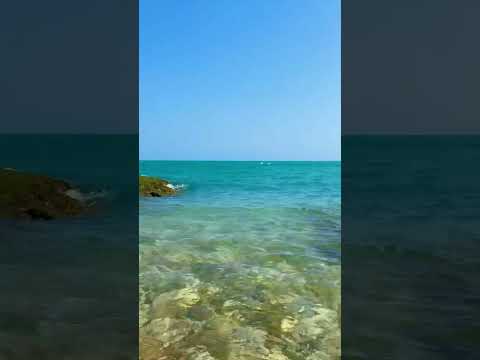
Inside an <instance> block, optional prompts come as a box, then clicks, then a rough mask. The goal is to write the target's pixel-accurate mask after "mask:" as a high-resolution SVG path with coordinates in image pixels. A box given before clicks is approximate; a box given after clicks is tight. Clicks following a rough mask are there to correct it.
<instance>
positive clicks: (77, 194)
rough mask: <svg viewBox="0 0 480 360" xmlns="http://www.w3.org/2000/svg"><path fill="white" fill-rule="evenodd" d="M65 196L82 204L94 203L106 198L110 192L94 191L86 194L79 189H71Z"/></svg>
mask: <svg viewBox="0 0 480 360" xmlns="http://www.w3.org/2000/svg"><path fill="white" fill-rule="evenodd" d="M65 195H67V196H69V197H71V198H72V199H75V200H78V201H80V202H82V203H87V202H89V201H92V200H95V199H98V198H103V197H106V196H107V195H108V192H107V191H105V190H101V191H92V192H89V193H84V192H81V191H80V190H78V189H69V190H67V191H65Z"/></svg>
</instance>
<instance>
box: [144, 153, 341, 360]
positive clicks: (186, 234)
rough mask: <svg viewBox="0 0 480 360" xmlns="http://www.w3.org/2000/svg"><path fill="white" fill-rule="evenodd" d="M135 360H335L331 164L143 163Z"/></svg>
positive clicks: (335, 169)
mask: <svg viewBox="0 0 480 360" xmlns="http://www.w3.org/2000/svg"><path fill="white" fill-rule="evenodd" d="M140 173H141V174H143V175H150V176H158V177H162V178H165V179H167V180H169V181H171V182H172V183H173V184H174V185H184V186H185V188H184V190H183V191H182V192H181V194H180V195H178V196H176V197H171V198H154V199H140V289H139V292H140V294H139V295H140V322H139V325H140V357H141V358H142V359H144V360H150V359H152V360H153V359H165V360H166V359H190V360H211V359H217V360H227V359H228V360H235V359H238V360H242V359H268V360H286V359H292V360H293V359H295V360H297V359H298V360H300V359H302V360H303V359H308V360H314V359H315V360H316V359H337V358H339V355H340V317H339V314H340V163H339V162H268V161H265V162H263V163H262V162H167V161H143V162H141V165H140Z"/></svg>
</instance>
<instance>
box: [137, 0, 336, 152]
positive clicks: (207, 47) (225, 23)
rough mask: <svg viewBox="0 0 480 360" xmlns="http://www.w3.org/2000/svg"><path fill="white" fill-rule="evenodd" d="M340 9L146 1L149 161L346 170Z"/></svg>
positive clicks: (247, 0) (248, 1) (143, 130)
mask: <svg viewBox="0 0 480 360" xmlns="http://www.w3.org/2000/svg"><path fill="white" fill-rule="evenodd" d="M340 133H341V131H340V1H339V0H302V1H297V0H261V1H259V0H241V1H240V0H239V1H220V0H183V1H175V0H170V1H167V0H142V1H140V159H157V160H339V159H340Z"/></svg>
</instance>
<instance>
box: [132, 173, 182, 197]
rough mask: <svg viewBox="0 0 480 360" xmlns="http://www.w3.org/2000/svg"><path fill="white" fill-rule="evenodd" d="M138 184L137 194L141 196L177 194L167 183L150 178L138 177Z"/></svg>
mask: <svg viewBox="0 0 480 360" xmlns="http://www.w3.org/2000/svg"><path fill="white" fill-rule="evenodd" d="M139 184H140V187H139V188H140V191H139V192H140V195H142V196H150V197H160V196H169V195H175V194H176V193H177V191H176V190H175V189H174V188H172V187H171V185H170V183H169V182H168V181H166V180H163V179H158V178H154V177H151V176H140V179H139Z"/></svg>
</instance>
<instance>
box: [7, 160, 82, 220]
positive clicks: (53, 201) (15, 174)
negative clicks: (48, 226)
mask: <svg viewBox="0 0 480 360" xmlns="http://www.w3.org/2000/svg"><path fill="white" fill-rule="evenodd" d="M71 189H72V186H71V185H70V184H68V183H67V182H65V181H63V180H58V179H54V178H51V177H48V176H45V175H38V174H31V173H27V172H21V171H16V170H13V169H0V218H27V219H33V220H37V219H41V220H51V219H56V218H61V217H68V216H75V215H79V214H81V213H82V212H83V211H84V210H85V206H84V205H83V204H82V203H81V202H80V201H79V200H77V199H74V198H72V197H70V196H68V195H67V194H66V192H67V191H68V190H71Z"/></svg>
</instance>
